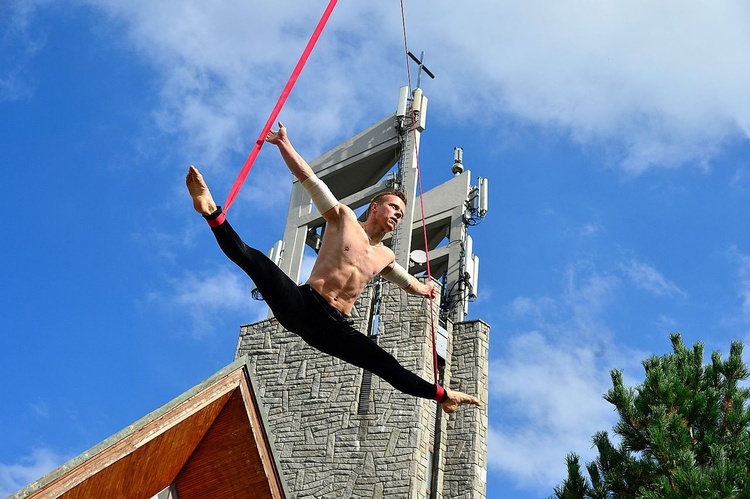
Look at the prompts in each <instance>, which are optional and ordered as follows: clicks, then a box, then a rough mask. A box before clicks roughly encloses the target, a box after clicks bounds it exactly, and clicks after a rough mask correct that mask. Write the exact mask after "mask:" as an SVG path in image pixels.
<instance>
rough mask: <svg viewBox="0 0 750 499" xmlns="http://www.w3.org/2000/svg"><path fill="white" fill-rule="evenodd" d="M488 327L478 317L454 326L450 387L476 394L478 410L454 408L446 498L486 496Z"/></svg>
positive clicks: (445, 482)
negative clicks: (478, 404)
mask: <svg viewBox="0 0 750 499" xmlns="http://www.w3.org/2000/svg"><path fill="white" fill-rule="evenodd" d="M489 332H490V327H489V326H488V325H487V324H486V323H485V322H483V321H481V320H475V321H468V322H460V323H457V324H454V325H453V335H452V341H453V353H452V359H451V360H452V363H451V380H450V388H453V389H455V390H459V391H462V392H465V393H471V394H475V395H476V396H477V397H478V398H479V399H480V400H481V401H482V402H483V405H484V406H483V407H482V408H481V409H473V410H464V411H462V410H459V411H456V412H455V413H454V414H453V415H452V417H451V419H450V421H449V423H448V438H447V440H448V451H447V454H446V456H445V459H446V462H445V469H446V472H445V475H444V478H443V487H444V491H445V497H450V498H451V499H459V498H466V499H474V498H477V497H486V495H487V436H488V435H487V432H488V417H487V406H486V404H487V400H488V388H489V386H488V377H489Z"/></svg>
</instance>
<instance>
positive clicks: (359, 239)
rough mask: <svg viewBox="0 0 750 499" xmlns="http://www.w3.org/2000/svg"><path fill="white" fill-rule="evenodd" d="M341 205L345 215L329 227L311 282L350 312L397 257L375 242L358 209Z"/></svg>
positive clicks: (339, 308)
mask: <svg viewBox="0 0 750 499" xmlns="http://www.w3.org/2000/svg"><path fill="white" fill-rule="evenodd" d="M340 206H341V208H340V209H341V210H342V213H341V216H340V217H339V218H338V219H337V220H336V222H334V223H329V224H328V225H327V226H326V230H325V233H324V235H323V243H322V245H321V247H320V251H319V252H318V258H317V260H316V261H315V265H314V266H313V269H312V272H311V273H310V278H309V279H308V280H307V284H309V285H310V286H312V287H313V289H315V290H316V291H317V292H318V293H320V294H321V295H322V296H323V297H324V298H325V299H326V300H328V302H329V303H330V304H331V305H332V306H333V307H335V308H337V309H338V310H340V311H341V312H343V313H345V314H346V315H350V313H351V310H352V308H353V307H354V302H355V301H356V300H357V298H358V297H359V295H360V294H361V293H362V290H363V289H364V288H365V286H367V283H369V282H370V280H372V278H373V277H375V276H376V275H378V274H379V273H380V272H381V271H382V270H383V269H384V268H385V267H387V266H388V265H390V264H391V263H392V262H393V260H394V256H393V252H392V251H391V250H390V248H387V247H385V246H383V245H382V244H377V245H374V246H373V245H371V244H370V241H369V239H368V237H367V233H366V232H365V230H364V229H363V228H362V226H361V225H360V223H359V221H358V220H357V218H356V216H355V214H354V212H353V211H352V210H351V209H349V208H348V207H346V206H343V205H340Z"/></svg>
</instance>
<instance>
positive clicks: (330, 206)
mask: <svg viewBox="0 0 750 499" xmlns="http://www.w3.org/2000/svg"><path fill="white" fill-rule="evenodd" d="M266 142H269V143H271V144H274V145H275V146H277V147H278V148H279V152H280V153H281V157H282V158H283V159H284V162H285V163H286V166H287V167H288V168H289V170H290V171H291V172H292V174H294V176H295V178H296V179H297V180H299V182H300V184H301V185H302V187H303V188H304V189H305V190H306V191H307V192H308V194H310V198H311V199H312V201H313V203H314V204H315V207H316V208H317V209H318V211H319V212H320V214H321V215H323V218H325V219H326V221H327V222H333V221H334V220H336V219H337V217H338V216H339V210H338V209H335V208H336V207H337V206H339V202H338V200H337V199H336V198H335V197H334V195H333V194H332V193H331V190H330V189H329V188H328V186H327V185H326V184H325V183H324V182H323V181H322V180H320V179H319V178H318V177H317V176H315V172H314V171H313V169H312V168H310V165H309V164H308V163H307V161H305V160H304V159H303V158H302V156H300V155H299V153H298V152H297V150H296V149H294V146H292V143H291V141H290V140H289V137H288V136H287V133H286V127H285V126H284V125H283V123H281V122H279V129H278V130H269V131H268V134H267V135H266Z"/></svg>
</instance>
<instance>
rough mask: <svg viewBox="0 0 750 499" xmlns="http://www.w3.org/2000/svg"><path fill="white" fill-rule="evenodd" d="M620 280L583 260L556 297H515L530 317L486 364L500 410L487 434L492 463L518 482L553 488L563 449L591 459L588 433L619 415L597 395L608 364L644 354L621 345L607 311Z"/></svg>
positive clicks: (517, 314) (620, 364)
mask: <svg viewBox="0 0 750 499" xmlns="http://www.w3.org/2000/svg"><path fill="white" fill-rule="evenodd" d="M618 285H619V281H618V279H617V278H616V277H615V276H613V275H610V274H606V273H600V272H597V271H596V269H595V268H594V267H593V266H592V265H591V264H590V263H588V262H584V261H582V262H578V263H577V264H575V265H571V266H569V267H568V269H567V271H566V273H565V279H564V288H563V290H562V292H561V295H560V296H559V297H540V298H529V297H518V298H516V299H514V300H512V301H511V303H510V304H509V309H510V310H511V312H512V313H513V317H514V318H515V320H521V321H523V320H525V319H528V320H531V323H532V324H533V327H532V328H531V329H529V330H527V331H524V332H520V333H515V334H510V335H509V339H508V340H507V343H506V344H505V345H504V346H503V348H502V354H501V355H500V356H498V357H493V359H492V361H491V365H490V379H491V383H490V390H491V391H490V397H491V400H492V404H493V405H494V406H495V407H501V408H502V412H501V414H497V415H494V416H493V419H492V421H491V425H490V434H489V451H490V454H489V465H490V468H491V469H493V470H495V471H499V472H502V473H503V474H505V475H507V476H508V477H510V478H511V479H512V480H514V481H515V482H517V483H518V484H519V486H521V487H523V488H527V489H531V490H535V491H538V492H540V493H546V494H548V493H550V492H551V490H552V487H554V486H555V485H558V484H559V483H560V482H561V481H562V480H563V479H564V478H565V476H566V472H565V456H566V455H567V454H568V453H570V452H575V453H577V454H579V455H581V456H582V458H583V460H584V461H587V460H591V459H592V458H593V457H594V453H593V451H592V450H591V438H592V437H593V435H594V433H596V432H597V431H599V430H609V429H610V428H611V427H612V425H613V423H614V422H615V421H616V415H615V413H614V411H613V407H612V406H611V405H610V404H608V403H607V402H606V401H604V400H603V399H602V394H604V393H605V392H606V391H607V390H608V389H609V387H610V377H609V371H610V370H611V369H614V368H618V369H625V370H626V373H627V371H628V370H631V369H633V368H635V366H637V365H638V361H639V360H640V359H642V358H643V357H645V355H644V354H642V353H640V352H633V351H631V350H630V349H628V348H627V347H624V346H623V345H621V344H618V343H617V342H616V339H615V337H614V336H615V335H614V332H613V331H612V329H611V328H610V327H609V326H608V324H607V323H606V320H605V316H606V313H607V310H608V307H609V305H610V303H612V302H613V301H614V298H615V294H616V292H617V290H618Z"/></svg>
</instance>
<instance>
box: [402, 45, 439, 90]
mask: <svg viewBox="0 0 750 499" xmlns="http://www.w3.org/2000/svg"><path fill="white" fill-rule="evenodd" d="M408 54H409V57H411V58H412V59H413V60H414V62H416V63H417V67H418V68H419V72H418V73H417V88H421V87H422V71H424V72H425V73H426V74H427V76H429V77H430V78H432V79H433V80H434V79H435V75H434V74H432V71H430V70H429V69H427V66H425V65H424V50H423V51H422V53H421V55H420V56H419V59H417V56H416V55H414V54H412V53H411V51H410V52H408Z"/></svg>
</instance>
